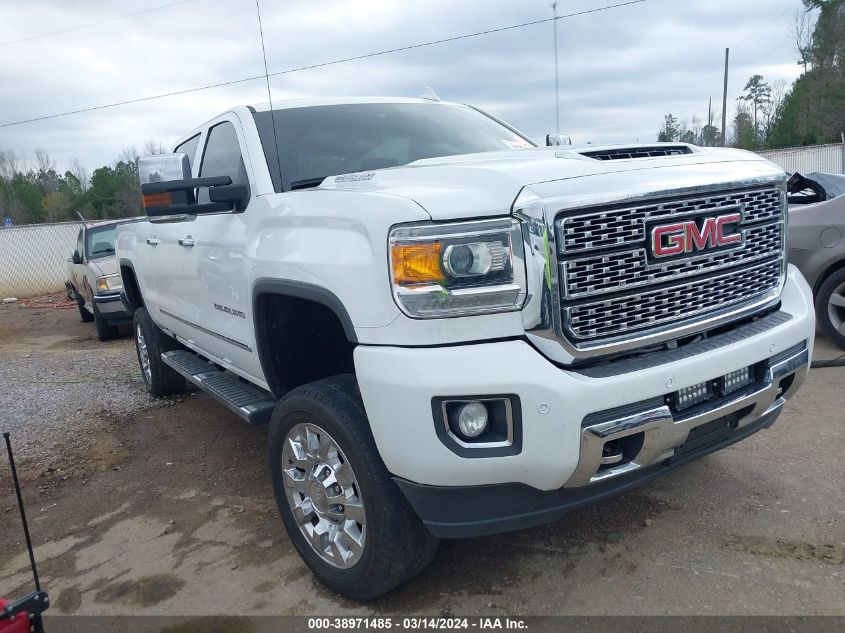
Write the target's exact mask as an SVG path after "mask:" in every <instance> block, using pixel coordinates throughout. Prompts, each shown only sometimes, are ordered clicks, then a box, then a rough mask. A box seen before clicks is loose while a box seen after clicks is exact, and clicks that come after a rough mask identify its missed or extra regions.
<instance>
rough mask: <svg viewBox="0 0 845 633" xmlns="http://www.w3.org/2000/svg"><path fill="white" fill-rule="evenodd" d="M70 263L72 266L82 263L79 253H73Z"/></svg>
mask: <svg viewBox="0 0 845 633" xmlns="http://www.w3.org/2000/svg"><path fill="white" fill-rule="evenodd" d="M70 261H72V262H73V263H74V264H81V263H82V255H81V254H80V253H79V251H73V255H71V257H70Z"/></svg>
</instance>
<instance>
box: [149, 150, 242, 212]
mask: <svg viewBox="0 0 845 633" xmlns="http://www.w3.org/2000/svg"><path fill="white" fill-rule="evenodd" d="M138 179H139V180H140V183H141V198H142V200H143V204H144V212H145V213H146V214H147V218H148V219H149V220H150V222H184V221H186V220H193V219H195V218H196V216H197V215H201V214H207V213H226V212H230V211H232V210H235V209H236V204H237V203H240V208H239V209H238V210H243V208H244V207H245V206H246V203H245V200H248V199H249V193H248V190H247V187H245V186H243V185H236V186H231V185H232V179H231V178H229V176H211V177H208V178H191V164H190V162H189V161H188V155H187V154H184V153H181V152H180V153H176V154H158V155H156V156H145V157H144V158H141V159H140V160H139V161H138ZM199 187H209V188H210V189H209V192H208V197H209V199H210V200H211V202H207V203H204V204H199V203H197V196H196V190H197V188H199ZM233 190H236V191H233Z"/></svg>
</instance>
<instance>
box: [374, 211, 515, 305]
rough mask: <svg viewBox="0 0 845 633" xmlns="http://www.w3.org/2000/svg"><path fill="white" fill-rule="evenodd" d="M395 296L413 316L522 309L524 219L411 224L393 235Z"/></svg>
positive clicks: (392, 274)
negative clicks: (522, 225)
mask: <svg viewBox="0 0 845 633" xmlns="http://www.w3.org/2000/svg"><path fill="white" fill-rule="evenodd" d="M390 273H391V277H392V282H393V295H394V297H395V298H396V302H397V304H398V305H399V307H400V308H401V310H402V311H403V312H404V313H405V314H407V315H408V316H411V317H417V318H437V317H453V316H465V315H470V314H488V313H493V312H510V311H514V310H519V309H520V308H521V307H522V303H523V301H524V300H525V291H524V288H525V264H524V262H523V257H522V241H521V233H520V231H519V223H518V222H516V221H514V220H511V219H504V220H489V221H482V222H467V223H463V224H445V225H425V226H409V227H399V228H396V229H393V231H391V233H390Z"/></svg>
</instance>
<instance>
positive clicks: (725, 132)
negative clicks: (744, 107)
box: [722, 48, 731, 147]
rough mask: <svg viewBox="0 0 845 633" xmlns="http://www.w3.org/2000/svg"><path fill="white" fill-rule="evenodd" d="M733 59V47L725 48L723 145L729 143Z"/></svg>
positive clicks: (725, 145)
mask: <svg viewBox="0 0 845 633" xmlns="http://www.w3.org/2000/svg"><path fill="white" fill-rule="evenodd" d="M730 59H731V49H729V48H726V49H725V90H724V92H723V93H722V147H727V145H728V64H729V63H730Z"/></svg>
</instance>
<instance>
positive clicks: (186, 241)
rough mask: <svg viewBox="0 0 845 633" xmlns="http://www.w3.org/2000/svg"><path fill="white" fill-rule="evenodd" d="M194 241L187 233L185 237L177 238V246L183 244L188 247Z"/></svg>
mask: <svg viewBox="0 0 845 633" xmlns="http://www.w3.org/2000/svg"><path fill="white" fill-rule="evenodd" d="M194 243H195V242H194V238H192V237H191V236H190V235H188V236H187V237H183V238H182V239H181V240H179V246H185V247H188V248H190V247H191V246H193V245H194Z"/></svg>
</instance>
